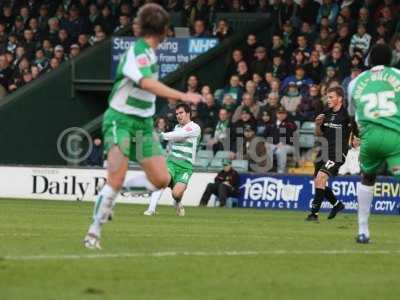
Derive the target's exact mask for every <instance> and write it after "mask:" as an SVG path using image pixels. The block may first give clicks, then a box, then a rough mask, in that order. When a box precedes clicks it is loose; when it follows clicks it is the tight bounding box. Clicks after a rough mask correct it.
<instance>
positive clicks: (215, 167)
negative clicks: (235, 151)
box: [208, 158, 223, 172]
mask: <svg viewBox="0 0 400 300" xmlns="http://www.w3.org/2000/svg"><path fill="white" fill-rule="evenodd" d="M222 168H223V165H222V159H221V158H214V159H213V160H212V161H211V164H210V165H209V167H208V170H209V171H215V172H219V171H221V170H222Z"/></svg>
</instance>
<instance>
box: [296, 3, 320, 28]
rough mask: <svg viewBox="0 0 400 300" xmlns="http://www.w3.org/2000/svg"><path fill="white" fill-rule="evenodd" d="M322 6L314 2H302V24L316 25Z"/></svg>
mask: <svg viewBox="0 0 400 300" xmlns="http://www.w3.org/2000/svg"><path fill="white" fill-rule="evenodd" d="M319 7H320V4H319V3H318V2H317V1H314V0H301V1H300V4H299V9H298V16H299V19H300V20H301V21H302V22H307V23H308V24H315V22H316V20H317V16H318V12H319Z"/></svg>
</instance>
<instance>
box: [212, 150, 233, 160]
mask: <svg viewBox="0 0 400 300" xmlns="http://www.w3.org/2000/svg"><path fill="white" fill-rule="evenodd" d="M230 157H231V152H230V151H218V152H217V153H216V154H215V158H219V159H229V158H230Z"/></svg>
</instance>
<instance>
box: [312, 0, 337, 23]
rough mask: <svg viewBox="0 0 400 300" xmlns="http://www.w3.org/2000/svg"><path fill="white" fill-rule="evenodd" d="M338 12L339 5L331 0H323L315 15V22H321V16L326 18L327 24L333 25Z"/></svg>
mask: <svg viewBox="0 0 400 300" xmlns="http://www.w3.org/2000/svg"><path fill="white" fill-rule="evenodd" d="M338 14H339V6H338V4H337V3H336V2H333V3H332V0H323V1H322V5H321V7H320V8H319V11H318V15H317V23H318V24H321V19H322V18H323V17H326V18H328V20H329V25H330V26H333V25H335V22H336V17H337V15H338Z"/></svg>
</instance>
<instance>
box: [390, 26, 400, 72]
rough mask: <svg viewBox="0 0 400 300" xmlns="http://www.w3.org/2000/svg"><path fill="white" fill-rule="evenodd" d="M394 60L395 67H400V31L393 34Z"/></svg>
mask: <svg viewBox="0 0 400 300" xmlns="http://www.w3.org/2000/svg"><path fill="white" fill-rule="evenodd" d="M399 24H400V22H399ZM391 46H392V49H393V50H392V62H391V65H392V66H393V67H395V68H398V69H399V68H400V33H396V34H395V35H394V36H393V39H392V42H391Z"/></svg>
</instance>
